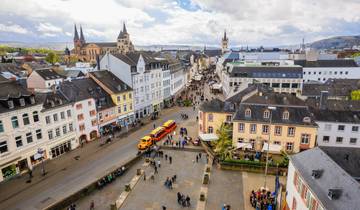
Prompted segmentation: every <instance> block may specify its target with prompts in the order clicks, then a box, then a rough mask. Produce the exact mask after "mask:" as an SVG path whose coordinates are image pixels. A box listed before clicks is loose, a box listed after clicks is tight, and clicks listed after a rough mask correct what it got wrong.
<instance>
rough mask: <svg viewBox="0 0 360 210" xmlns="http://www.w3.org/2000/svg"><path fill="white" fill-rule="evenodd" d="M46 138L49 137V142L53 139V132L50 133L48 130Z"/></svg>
mask: <svg viewBox="0 0 360 210" xmlns="http://www.w3.org/2000/svg"><path fill="white" fill-rule="evenodd" d="M48 136H49V139H50V140H51V139H53V138H54V136H53V131H52V130H49V131H48Z"/></svg>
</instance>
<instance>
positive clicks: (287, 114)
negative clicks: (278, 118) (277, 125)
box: [282, 111, 289, 120]
mask: <svg viewBox="0 0 360 210" xmlns="http://www.w3.org/2000/svg"><path fill="white" fill-rule="evenodd" d="M282 118H283V120H288V119H289V112H288V111H285V112H284V113H283V116H282Z"/></svg>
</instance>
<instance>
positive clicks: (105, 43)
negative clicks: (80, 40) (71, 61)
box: [85, 42, 117, 48]
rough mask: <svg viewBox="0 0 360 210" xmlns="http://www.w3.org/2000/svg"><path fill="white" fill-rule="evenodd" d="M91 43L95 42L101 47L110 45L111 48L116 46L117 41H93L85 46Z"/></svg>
mask: <svg viewBox="0 0 360 210" xmlns="http://www.w3.org/2000/svg"><path fill="white" fill-rule="evenodd" d="M90 44H95V45H97V46H99V47H109V48H112V47H116V44H117V43H116V42H91V43H86V44H85V47H86V46H88V45H90Z"/></svg>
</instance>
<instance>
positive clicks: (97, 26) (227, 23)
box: [0, 0, 360, 46]
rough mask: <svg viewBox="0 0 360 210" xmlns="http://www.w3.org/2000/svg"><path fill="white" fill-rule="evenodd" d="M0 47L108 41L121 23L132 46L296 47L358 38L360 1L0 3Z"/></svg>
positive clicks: (33, 0)
mask: <svg viewBox="0 0 360 210" xmlns="http://www.w3.org/2000/svg"><path fill="white" fill-rule="evenodd" d="M0 4H1V6H0V19H1V21H0V41H21V42H68V43H71V42H72V38H73V27H74V23H76V24H79V25H80V24H81V25H82V26H83V30H84V33H85V38H86V40H87V41H115V39H116V37H117V35H118V33H119V31H120V29H121V27H122V23H123V22H124V21H125V22H126V24H127V28H128V32H129V33H130V36H131V39H132V41H133V43H134V44H135V45H150V44H195V45H204V44H207V45H213V46H216V45H218V44H219V42H220V39H221V36H222V35H223V31H224V29H226V30H227V32H228V37H229V39H230V45H231V46H245V45H250V46H255V45H257V46H258V45H264V46H274V45H283V44H285V45H286V44H297V43H299V42H300V41H301V39H302V37H305V40H306V41H307V42H310V41H314V40H317V39H321V38H325V37H330V36H335V35H360V12H359V11H360V0H97V1H95V0H0Z"/></svg>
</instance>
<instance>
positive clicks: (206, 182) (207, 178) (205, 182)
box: [203, 174, 209, 184]
mask: <svg viewBox="0 0 360 210" xmlns="http://www.w3.org/2000/svg"><path fill="white" fill-rule="evenodd" d="M203 184H209V174H204V179H203Z"/></svg>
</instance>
